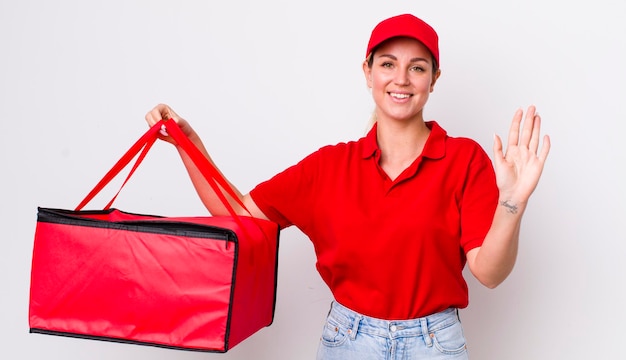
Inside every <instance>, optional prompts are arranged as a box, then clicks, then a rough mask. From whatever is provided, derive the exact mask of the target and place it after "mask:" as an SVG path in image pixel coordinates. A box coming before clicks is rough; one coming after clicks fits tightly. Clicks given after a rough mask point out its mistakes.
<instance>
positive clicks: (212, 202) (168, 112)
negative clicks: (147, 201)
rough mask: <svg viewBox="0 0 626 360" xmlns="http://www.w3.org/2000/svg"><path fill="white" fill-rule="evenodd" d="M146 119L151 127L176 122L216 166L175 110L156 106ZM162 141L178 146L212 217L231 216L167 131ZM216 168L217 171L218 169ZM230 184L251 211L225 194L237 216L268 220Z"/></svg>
mask: <svg viewBox="0 0 626 360" xmlns="http://www.w3.org/2000/svg"><path fill="white" fill-rule="evenodd" d="M145 118H146V121H147V122H148V124H149V125H150V126H152V125H154V124H156V123H157V122H159V121H160V120H162V119H170V118H171V119H173V120H174V121H176V123H177V124H178V126H179V127H180V129H181V130H182V131H183V133H184V134H185V135H186V136H187V137H188V138H189V140H191V142H192V143H193V144H194V145H195V146H196V147H197V148H198V149H199V150H200V151H201V152H202V153H203V154H204V156H206V158H207V159H208V160H209V161H210V162H211V164H214V162H213V160H212V159H211V157H210V156H209V154H208V152H207V150H206V148H205V147H204V144H203V143H202V140H201V139H200V137H199V136H198V134H197V133H196V132H195V131H194V130H193V128H192V127H191V126H190V125H189V123H188V122H187V121H186V120H185V119H183V118H181V117H180V116H178V114H176V113H175V112H174V110H172V109H171V108H170V107H169V106H167V105H164V104H159V105H157V106H155V107H154V108H153V109H152V110H150V112H148V113H147V114H146V117H145ZM161 139H162V140H165V141H167V142H169V143H171V144H173V145H174V146H176V149H177V150H178V153H179V155H180V157H181V159H182V161H183V164H184V165H185V168H186V169H187V172H188V173H189V177H190V179H191V182H192V183H193V186H194V187H195V189H196V192H197V193H198V196H199V197H200V200H201V201H202V203H203V204H204V206H206V208H207V209H208V210H209V212H210V213H211V214H212V215H216V216H217V215H229V213H228V210H227V209H226V207H225V206H224V205H223V204H222V202H221V201H220V199H219V198H218V196H217V195H216V193H215V192H214V191H213V189H212V188H211V186H209V184H208V182H207V181H206V179H205V178H204V176H202V173H200V171H199V170H198V169H197V168H196V166H195V165H194V163H193V161H192V160H191V158H190V157H189V156H188V155H187V154H186V153H185V151H184V150H183V149H182V148H180V146H178V144H176V142H175V141H174V140H173V139H172V138H171V137H170V136H168V135H167V133H166V132H165V130H162V131H161ZM215 168H216V169H217V167H215ZM218 171H219V169H218ZM220 174H221V172H220ZM222 176H223V175H222ZM228 184H229V185H230V186H231V188H232V189H233V190H234V192H235V194H237V195H238V196H239V199H240V200H241V201H242V202H243V204H244V205H245V206H246V208H247V209H248V210H249V211H250V214H248V212H246V210H245V209H243V208H242V207H241V206H240V205H239V204H238V203H237V201H235V199H233V198H231V197H230V196H229V195H228V194H227V193H226V192H224V194H225V196H226V198H227V199H228V200H229V203H230V205H231V206H232V207H233V209H234V210H235V212H236V213H237V214H239V215H252V216H253V217H256V218H261V219H267V217H266V216H265V214H263V212H262V211H261V210H260V209H259V208H258V207H257V206H256V204H255V203H254V201H253V200H252V198H251V197H250V196H249V195H248V194H246V195H242V194H241V192H239V190H237V188H235V187H234V186H233V185H232V184H231V183H230V182H228Z"/></svg>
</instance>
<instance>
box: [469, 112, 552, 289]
mask: <svg viewBox="0 0 626 360" xmlns="http://www.w3.org/2000/svg"><path fill="white" fill-rule="evenodd" d="M522 115H523V112H522V110H521V109H520V110H518V111H517V112H516V113H515V116H514V117H513V121H512V123H511V129H510V130H509V137H508V144H507V149H506V153H503V151H502V140H501V139H500V137H499V136H497V135H496V136H495V139H494V147H493V149H494V163H495V171H496V182H497V184H498V189H499V192H500V197H499V200H498V206H497V208H496V211H495V214H494V217H493V222H492V224H491V228H490V229H489V232H488V233H487V235H486V236H485V240H484V241H483V244H482V246H481V247H477V248H475V249H472V250H470V251H469V252H468V253H467V263H468V266H469V268H470V271H471V272H472V274H473V275H474V276H475V277H476V279H478V281H480V282H481V283H482V284H483V285H485V286H487V287H489V288H495V287H496V286H498V285H499V284H500V283H502V281H504V279H506V277H507V276H508V275H509V274H510V273H511V271H512V270H513V266H514V265H515V260H516V258H517V249H518V243H519V233H520V226H521V222H522V215H523V214H524V211H525V209H526V206H527V204H528V199H529V198H530V195H531V194H532V193H533V191H534V190H535V188H536V187H537V183H538V182H539V178H540V176H541V172H542V171H543V166H544V163H545V161H546V158H547V157H548V152H549V151H550V138H549V137H548V136H547V135H545V136H544V137H543V144H542V147H541V152H540V153H538V152H537V151H538V149H539V133H540V129H541V118H540V117H539V115H538V114H537V113H536V112H535V107H534V106H531V107H529V108H528V111H527V112H526V119H525V121H524V125H523V127H522ZM520 130H521V133H520Z"/></svg>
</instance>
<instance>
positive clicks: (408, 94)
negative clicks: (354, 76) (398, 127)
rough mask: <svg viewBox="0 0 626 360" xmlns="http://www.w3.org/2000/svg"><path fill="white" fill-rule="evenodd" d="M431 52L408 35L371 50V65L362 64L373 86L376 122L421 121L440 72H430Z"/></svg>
mask: <svg viewBox="0 0 626 360" xmlns="http://www.w3.org/2000/svg"><path fill="white" fill-rule="evenodd" d="M433 66H434V64H433V60H432V56H431V53H430V51H428V49H427V48H426V47H425V46H424V45H423V44H422V43H421V42H419V41H417V40H415V39H411V38H393V39H390V40H387V41H386V42H384V43H382V44H381V45H380V46H379V47H378V48H377V49H376V51H375V52H374V59H373V63H372V66H371V67H369V66H368V63H367V61H365V62H364V63H363V72H364V73H365V78H366V81H367V85H368V87H369V88H370V89H372V96H373V98H374V102H375V103H376V116H377V120H378V121H413V120H416V121H423V118H422V111H423V109H424V105H425V104H426V101H428V96H429V94H430V93H431V92H432V91H433V89H434V86H435V82H436V81H437V79H438V78H439V75H440V71H439V70H437V71H435V72H433Z"/></svg>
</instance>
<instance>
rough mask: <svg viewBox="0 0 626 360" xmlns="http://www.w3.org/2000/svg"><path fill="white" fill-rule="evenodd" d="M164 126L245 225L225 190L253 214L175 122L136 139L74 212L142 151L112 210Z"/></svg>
mask: <svg viewBox="0 0 626 360" xmlns="http://www.w3.org/2000/svg"><path fill="white" fill-rule="evenodd" d="M163 126H165V128H166V129H167V132H168V134H169V135H170V136H171V137H172V138H173V139H174V140H175V141H176V142H177V143H178V145H179V146H180V147H181V148H182V149H183V151H185V153H187V155H188V156H189V157H190V158H191V160H192V161H193V163H194V164H195V165H196V167H197V168H198V170H199V171H200V173H201V174H202V175H203V176H204V178H205V179H206V180H207V182H208V183H209V186H211V188H212V189H213V191H214V192H215V193H216V194H217V196H218V198H219V199H220V201H221V202H222V204H223V205H224V206H225V207H226V209H227V210H228V213H229V214H230V215H231V216H233V217H234V218H235V220H236V221H237V222H239V223H240V225H242V224H241V220H240V219H239V216H238V215H237V213H236V212H235V210H234V209H233V207H232V206H231V204H230V202H229V201H228V200H227V199H226V196H225V195H224V191H225V192H226V193H227V194H228V195H230V196H231V197H232V198H233V199H234V200H235V201H236V202H237V204H238V205H240V206H241V207H243V209H244V210H245V211H246V212H247V213H248V214H249V215H250V216H251V217H253V216H252V214H251V213H250V211H249V210H248V209H247V208H246V206H245V205H244V204H243V202H242V201H241V199H240V198H239V196H237V194H236V193H235V191H234V190H233V189H232V187H231V186H230V184H229V183H228V182H227V181H226V179H224V177H223V176H222V175H221V174H220V172H219V171H218V170H217V169H216V168H215V166H214V165H213V164H212V163H211V162H210V161H209V160H208V159H207V158H206V157H205V156H204V155H203V154H202V152H200V150H198V148H197V147H196V146H195V145H194V144H193V143H192V142H191V140H189V138H188V137H187V136H186V135H185V134H184V133H183V132H182V130H181V129H180V127H179V126H178V124H177V123H176V122H175V121H174V120H172V119H168V120H161V121H159V122H157V123H156V124H154V125H153V126H152V127H151V128H150V129H149V130H148V131H147V132H146V133H145V134H144V135H143V136H141V138H139V140H137V142H135V144H133V145H132V146H131V147H130V149H128V151H126V153H125V154H124V155H123V156H122V157H121V158H120V159H119V160H118V161H117V163H115V165H113V167H112V168H111V170H109V171H108V172H107V173H106V175H104V177H103V178H102V179H101V180H100V181H99V182H98V184H96V186H95V187H94V188H93V189H92V190H91V191H90V192H89V194H87V196H86V197H85V198H84V199H83V200H82V201H81V202H80V204H78V206H77V207H76V208H75V211H80V210H81V209H83V208H84V207H85V205H87V204H88V203H89V202H90V201H91V200H92V199H93V198H94V197H95V196H96V195H97V194H98V193H99V192H100V191H101V190H102V189H103V188H104V187H105V186H106V185H107V184H108V183H109V182H110V181H111V180H113V178H115V176H117V175H118V174H119V173H120V171H122V169H124V168H125V167H126V166H127V165H128V164H129V163H130V161H131V160H132V159H133V158H134V157H136V156H137V154H139V153H140V152H141V153H140V154H139V156H138V157H137V160H136V161H135V164H134V165H133V167H132V169H131V170H130V172H129V173H128V175H127V176H126V179H125V180H124V182H123V183H122V185H121V186H120V188H119V190H118V191H117V193H116V194H115V195H114V196H113V198H112V199H111V201H109V203H108V204H107V205H106V207H105V208H104V209H105V210H108V209H110V207H111V206H112V205H113V202H114V201H115V199H116V198H117V196H118V195H119V193H120V191H121V190H122V188H123V187H124V185H126V183H127V182H128V180H129V179H130V177H131V176H132V175H133V173H134V172H135V170H137V168H138V167H139V164H141V162H142V161H143V159H144V158H145V156H146V155H147V153H148V151H149V150H150V148H151V147H152V145H153V144H154V142H155V141H156V140H157V139H158V133H159V131H160V130H161V128H162V127H163ZM220 186H221V189H220ZM222 189H223V190H222Z"/></svg>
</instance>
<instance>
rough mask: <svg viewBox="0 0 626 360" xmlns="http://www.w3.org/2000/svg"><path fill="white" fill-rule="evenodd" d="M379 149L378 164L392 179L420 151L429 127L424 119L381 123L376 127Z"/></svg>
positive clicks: (415, 157)
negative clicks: (403, 122)
mask: <svg viewBox="0 0 626 360" xmlns="http://www.w3.org/2000/svg"><path fill="white" fill-rule="evenodd" d="M376 131H377V133H376V136H377V141H378V147H379V148H380V150H381V157H380V166H381V167H382V168H383V170H385V172H386V173H387V175H388V176H389V177H390V178H391V179H392V180H393V179H395V178H396V177H397V176H398V175H400V173H402V171H404V169H406V168H407V167H409V166H410V165H411V164H412V163H413V162H414V161H415V159H417V157H418V156H420V154H421V153H422V150H423V149H424V145H425V144H426V140H427V139H428V135H429V134H430V129H429V128H428V127H427V126H426V124H425V123H424V121H414V122H411V123H405V124H398V123H392V124H390V123H384V122H383V123H381V122H379V123H378V125H377V129H376Z"/></svg>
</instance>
